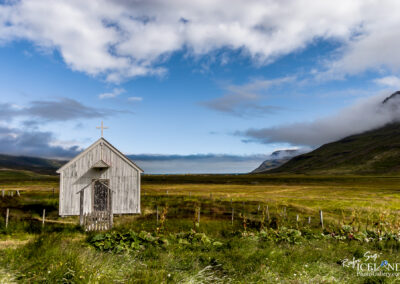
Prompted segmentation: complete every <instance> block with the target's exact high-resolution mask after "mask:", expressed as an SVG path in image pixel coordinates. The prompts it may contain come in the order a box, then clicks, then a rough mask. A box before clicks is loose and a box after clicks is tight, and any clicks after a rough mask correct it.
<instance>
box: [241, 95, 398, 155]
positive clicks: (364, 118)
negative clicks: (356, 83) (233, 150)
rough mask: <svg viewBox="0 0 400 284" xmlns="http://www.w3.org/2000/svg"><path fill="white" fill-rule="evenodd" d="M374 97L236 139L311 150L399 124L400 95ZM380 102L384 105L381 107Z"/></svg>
mask: <svg viewBox="0 0 400 284" xmlns="http://www.w3.org/2000/svg"><path fill="white" fill-rule="evenodd" d="M387 96H388V94H387V93H385V94H378V95H375V96H372V97H369V98H366V99H361V100H359V101H357V102H356V103H355V104H354V105H352V106H350V107H347V108H344V109H342V110H341V111H339V112H338V113H337V114H335V115H332V116H328V117H324V118H321V119H318V120H315V121H312V122H299V123H293V124H289V125H282V126H277V127H270V128H262V129H248V130H246V131H244V132H242V131H240V132H237V133H236V134H237V135H240V136H244V137H246V139H250V140H252V141H256V142H261V143H272V142H281V143H289V144H291V145H307V146H311V147H316V146H320V145H322V144H325V143H328V142H333V141H335V140H338V139H341V138H344V137H346V136H349V135H352V134H356V133H362V132H364V131H368V130H371V129H375V128H378V127H381V126H384V125H386V124H388V123H391V122H397V121H399V120H400V93H397V94H396V95H392V96H391V97H390V99H388V100H386V101H385V98H386V97H387ZM383 101H385V102H384V103H383Z"/></svg>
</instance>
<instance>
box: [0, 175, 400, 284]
mask: <svg viewBox="0 0 400 284" xmlns="http://www.w3.org/2000/svg"><path fill="white" fill-rule="evenodd" d="M53 188H56V190H55V192H54V194H53ZM398 188H400V178H397V177H299V176H286V177H282V176H280V177H277V176H275V177H273V178H268V177H266V176H254V178H253V176H226V178H222V177H221V176H192V177H191V176H189V177H187V176H185V177H183V178H181V179H179V177H177V176H159V177H144V181H143V188H142V189H143V191H142V215H140V216H115V227H114V229H113V230H112V231H111V232H109V233H102V234H94V233H85V232H84V231H83V230H82V229H81V228H80V227H79V226H78V225H77V224H78V219H77V218H73V217H71V218H59V217H58V215H57V209H58V200H57V183H56V181H55V180H49V179H48V177H46V180H43V181H41V180H40V179H38V180H35V181H27V180H18V181H11V180H10V179H8V180H7V181H4V180H3V181H2V180H0V190H2V189H4V190H6V191H7V192H9V191H11V190H17V189H18V190H19V191H20V196H19V197H17V196H16V194H14V195H13V197H11V196H10V195H8V194H6V195H5V197H4V198H2V197H1V196H0V212H1V214H2V218H1V221H0V283H13V282H17V283H18V282H23V283H25V282H28V283H31V282H45V283H55V282H64V283H110V282H119V283H160V282H161V283H176V282H179V283H225V282H226V283H232V282H233V283H252V282H266V283H386V282H387V283H395V282H396V281H398V280H400V277H398V276H397V275H396V274H395V273H393V274H391V275H389V276H382V275H379V274H378V273H376V275H375V276H372V275H369V276H365V275H364V276H361V275H360V274H357V264H360V263H366V264H367V263H376V264H377V266H378V267H379V266H380V265H381V264H382V263H387V264H394V263H400V259H399V258H400V257H399V256H398V255H399V253H398V252H399V248H400V235H399V229H400V218H399V217H400V216H399V208H400V198H399V196H398V195H399V189H398ZM6 208H9V209H10V219H9V224H8V228H7V229H6V228H5V222H4V213H5V210H6ZM43 209H46V216H47V218H48V222H46V223H45V226H44V228H43V227H42V223H41V214H42V210H43ZM320 210H322V211H323V217H324V227H323V228H322V226H321V224H320V214H319V212H320ZM157 211H158V214H157ZM199 212H200V222H199V219H198V213H199ZM232 213H233V221H232ZM157 215H158V222H157ZM309 217H310V219H309ZM352 261H353V262H352ZM385 261H386V262H385ZM362 267H363V266H362ZM388 267H389V266H387V265H386V264H385V265H384V266H382V268H381V269H380V270H381V272H382V271H386V270H388V269H389V268H390V267H389V268H388ZM399 268H400V265H399ZM385 269H386V270H385ZM359 272H360V271H359ZM378 272H379V271H378Z"/></svg>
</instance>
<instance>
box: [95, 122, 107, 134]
mask: <svg viewBox="0 0 400 284" xmlns="http://www.w3.org/2000/svg"><path fill="white" fill-rule="evenodd" d="M96 128H97V129H101V137H103V130H104V129H108V127H107V126H104V125H103V121H101V126H96Z"/></svg>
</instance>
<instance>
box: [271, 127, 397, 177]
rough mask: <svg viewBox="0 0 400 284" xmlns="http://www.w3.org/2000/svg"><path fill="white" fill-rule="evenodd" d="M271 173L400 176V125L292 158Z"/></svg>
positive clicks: (347, 138)
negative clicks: (398, 174)
mask: <svg viewBox="0 0 400 284" xmlns="http://www.w3.org/2000/svg"><path fill="white" fill-rule="evenodd" d="M267 172H268V173H304V174H397V173H400V123H393V124H389V125H386V126H384V127H382V128H379V129H375V130H371V131H368V132H364V133H361V134H357V135H352V136H349V137H346V138H344V139H341V140H339V141H336V142H333V143H328V144H325V145H323V146H321V147H320V148H318V149H316V150H314V151H312V152H309V153H307V154H303V155H299V156H296V157H294V158H292V159H291V160H290V161H288V162H287V163H285V164H284V165H282V166H280V167H278V168H275V169H272V170H270V171H267Z"/></svg>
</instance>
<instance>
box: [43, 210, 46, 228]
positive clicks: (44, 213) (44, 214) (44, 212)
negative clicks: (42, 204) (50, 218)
mask: <svg viewBox="0 0 400 284" xmlns="http://www.w3.org/2000/svg"><path fill="white" fill-rule="evenodd" d="M45 218H46V209H43V216H42V227H44V219H45Z"/></svg>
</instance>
